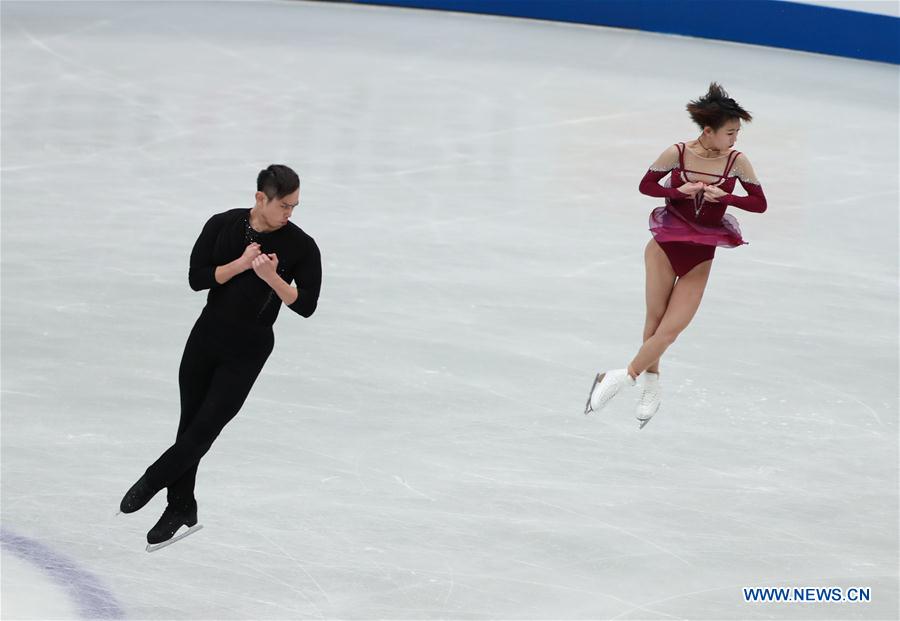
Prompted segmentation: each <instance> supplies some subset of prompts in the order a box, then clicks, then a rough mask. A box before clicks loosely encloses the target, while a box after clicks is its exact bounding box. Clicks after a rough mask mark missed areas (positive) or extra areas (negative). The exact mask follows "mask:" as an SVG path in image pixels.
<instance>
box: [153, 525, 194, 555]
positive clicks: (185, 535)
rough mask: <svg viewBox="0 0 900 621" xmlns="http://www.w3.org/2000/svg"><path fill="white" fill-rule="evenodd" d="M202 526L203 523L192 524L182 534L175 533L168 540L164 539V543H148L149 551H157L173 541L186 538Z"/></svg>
mask: <svg viewBox="0 0 900 621" xmlns="http://www.w3.org/2000/svg"><path fill="white" fill-rule="evenodd" d="M201 528H203V524H195V525H194V526H191V527H190V528H188V529H187V530H186V531H184V532H183V533H181V534H180V535H175V536H174V537H172V538H171V539H167V540H166V541H163V542H162V543H148V544H147V552H156V551H157V550H159V549H160V548H165V547H166V546H170V545H172V544H173V543H175V542H176V541H179V540H181V539H184V538H185V537H187V536H188V535H193V534H194V533H196V532H197V531H198V530H200V529H201Z"/></svg>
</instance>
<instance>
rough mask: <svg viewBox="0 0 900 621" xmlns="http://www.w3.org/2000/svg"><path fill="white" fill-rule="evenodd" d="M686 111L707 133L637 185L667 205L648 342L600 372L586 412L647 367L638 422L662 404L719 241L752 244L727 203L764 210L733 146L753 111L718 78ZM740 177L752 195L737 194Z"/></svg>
mask: <svg viewBox="0 0 900 621" xmlns="http://www.w3.org/2000/svg"><path fill="white" fill-rule="evenodd" d="M687 111H688V113H689V114H690V116H691V119H693V121H694V122H695V123H696V124H697V125H698V126H699V128H700V130H701V132H702V133H701V134H700V136H699V137H698V138H697V139H696V140H692V141H689V142H686V143H684V142H682V143H678V144H676V145H672V146H671V147H669V148H668V149H666V150H665V151H663V153H662V155H660V156H659V158H657V160H656V162H654V163H653V165H652V166H650V169H649V170H648V171H647V174H645V175H644V178H643V179H642V180H641V183H640V187H639V190H640V191H641V193H643V194H646V195H648V196H655V197H660V198H665V199H666V205H665V206H664V207H658V208H656V209H654V210H653V212H652V213H651V214H650V231H651V232H652V234H653V239H651V240H650V242H649V243H648V244H647V248H646V249H645V251H644V262H645V265H646V273H647V281H646V299H647V316H646V321H645V323H644V344H643V346H642V347H641V348H640V350H639V351H638V353H637V355H636V356H635V357H634V359H633V360H632V361H631V362H630V363H629V364H628V366H627V367H626V368H624V369H615V370H612V371H607V372H605V373H599V374H598V375H597V376H596V377H595V379H594V384H593V386H591V392H590V395H589V396H588V400H587V404H586V405H585V410H584V413H585V414H589V413H590V412H592V411H598V410H600V409H601V408H603V407H604V406H605V405H606V404H607V403H608V402H609V400H610V399H612V398H613V397H614V396H615V395H616V394H617V393H618V392H619V391H620V390H621V389H622V388H623V387H625V386H634V385H635V383H636V380H637V377H638V376H639V375H641V374H643V376H644V385H643V392H642V395H641V399H640V402H639V403H638V406H637V418H638V421H639V424H640V428H643V427H644V425H646V424H647V422H648V421H649V420H650V418H652V417H653V415H654V414H655V413H656V411H657V410H658V409H659V406H660V401H661V392H660V385H659V359H660V357H661V356H662V355H663V353H664V352H665V351H666V349H668V347H669V346H670V345H671V344H672V343H674V342H675V339H676V338H678V335H679V334H681V332H682V331H683V330H684V329H685V328H687V326H688V324H689V323H690V322H691V319H692V318H693V317H694V314H695V313H696V312H697V308H698V307H699V305H700V299H701V298H702V297H703V291H704V289H705V288H706V283H707V280H708V279H709V272H710V268H711V267H712V259H713V255H714V254H715V252H716V247H717V246H726V247H728V248H733V247H735V246H740V245H741V244H745V243H746V242H745V241H744V240H743V239H742V238H741V230H740V228H739V227H738V223H737V220H735V219H734V217H733V216H731V215H727V214H726V213H725V209H726V207H728V206H729V205H733V206H734V207H738V208H740V209H744V210H747V211H754V212H757V213H762V212H764V211H765V210H766V197H765V195H764V194H763V190H762V187H761V186H760V183H759V181H758V180H757V178H756V174H755V173H754V172H753V168H752V167H751V166H750V161H749V160H748V159H747V156H745V155H744V154H742V153H740V152H738V151H734V150H733V149H732V147H733V146H734V143H735V141H736V140H737V135H738V132H740V130H741V121H742V120H743V121H750V120H752V117H751V116H750V113H749V112H747V111H746V110H744V109H743V108H742V107H741V106H740V105H738V104H737V102H735V101H734V99H731V98H730V97H728V94H727V93H726V92H725V91H724V90H723V89H722V87H721V86H719V85H718V84H716V83H715V82H713V83H712V84H710V86H709V91H708V92H707V93H706V95H704V96H703V97H701V98H700V99H698V100H696V101H692V102H690V103H689V104H688V105H687ZM667 175H671V180H670V182H669V183H666V185H665V186H663V185H660V183H659V181H660V180H661V179H662V178H663V177H665V176H667ZM736 179H737V180H740V182H741V186H743V188H744V190H746V192H747V196H735V195H734V194H732V190H733V189H734V185H735V180H736Z"/></svg>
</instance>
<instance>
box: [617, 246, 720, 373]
mask: <svg viewBox="0 0 900 621" xmlns="http://www.w3.org/2000/svg"><path fill="white" fill-rule="evenodd" d="M711 267H712V261H704V262H703V263H700V264H699V265H697V266H696V267H695V268H694V269H692V270H691V271H690V272H688V273H687V274H685V275H684V276H682V277H681V278H679V279H678V281H677V282H676V283H675V287H674V288H673V289H672V296H671V297H670V298H669V304H668V306H667V308H666V312H665V314H664V315H663V318H662V321H660V323H659V326H658V327H657V328H656V331H655V332H654V333H653V336H651V337H650V338H649V339H647V340H646V341H645V342H644V345H643V346H642V347H641V349H640V351H638V353H637V356H635V357H634V360H632V361H631V364H629V365H628V373H629V375H631V376H632V377H637V376H638V375H640V374H641V373H643V372H644V371H646V370H647V369H649V368H650V367H651V365H653V364H658V362H659V359H660V357H661V356H662V355H663V353H664V352H665V351H666V349H668V347H669V346H670V345H671V344H672V343H674V342H675V339H676V338H678V335H679V334H681V333H682V332H683V331H684V329H685V328H687V327H688V324H690V323H691V319H693V318H694V315H695V314H696V313H697V309H698V308H699V307H700V300H701V299H703V292H704V290H705V289H706V283H707V282H708V281H709V271H710V268H711Z"/></svg>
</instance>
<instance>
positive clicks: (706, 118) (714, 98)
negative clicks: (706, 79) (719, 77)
mask: <svg viewBox="0 0 900 621" xmlns="http://www.w3.org/2000/svg"><path fill="white" fill-rule="evenodd" d="M687 111H688V114H690V115H691V119H693V121H694V123H696V124H697V125H699V126H700V129H703V128H704V127H707V126H709V127H712V128H713V131H715V130H717V129H719V128H720V127H722V126H723V125H725V123H727V122H728V121H730V120H732V119H742V120H744V121H752V120H753V117H752V116H750V113H749V112H747V111H746V110H744V109H743V108H741V106H740V105H739V104H738V102H736V101H735V100H734V99H732V98H731V97H729V96H728V93H726V92H725V89H724V88H722V86H721V85H719V84H718V83H716V82H712V83H710V85H709V90H708V91H707V92H706V95H704V96H703V97H701V98H700V99H697V100H695V101H692V102H690V103H689V104H688V105H687Z"/></svg>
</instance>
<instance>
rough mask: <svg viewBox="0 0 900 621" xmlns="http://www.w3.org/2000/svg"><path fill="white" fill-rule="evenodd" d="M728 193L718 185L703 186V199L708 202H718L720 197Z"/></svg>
mask: <svg viewBox="0 0 900 621" xmlns="http://www.w3.org/2000/svg"><path fill="white" fill-rule="evenodd" d="M726 194H728V192H726V191H725V190H723V189H722V188H720V187H719V186H717V185H708V186H706V187H705V188H703V200H705V201H706V202H707V203H718V202H719V201H718V199H720V198H722V197H723V196H725V195H726Z"/></svg>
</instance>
